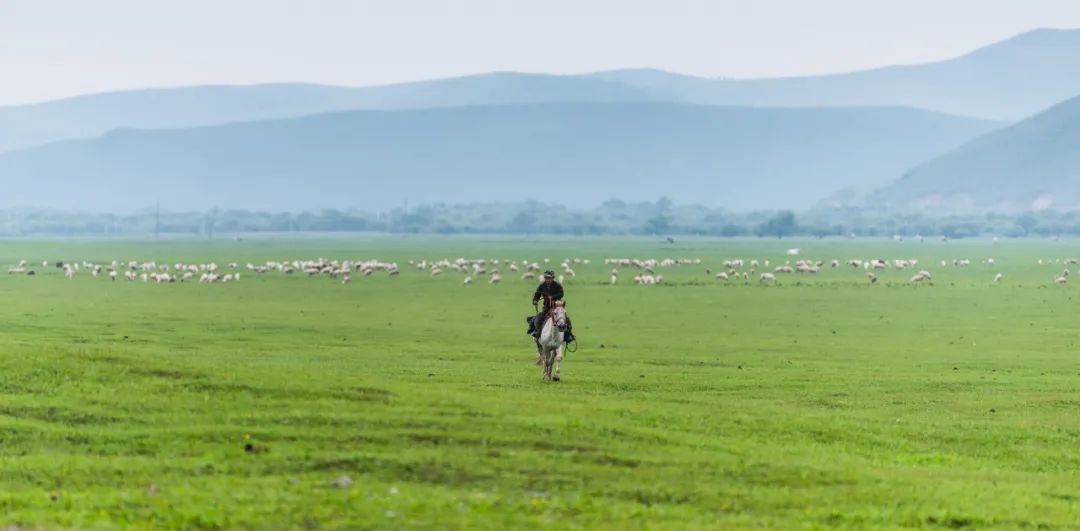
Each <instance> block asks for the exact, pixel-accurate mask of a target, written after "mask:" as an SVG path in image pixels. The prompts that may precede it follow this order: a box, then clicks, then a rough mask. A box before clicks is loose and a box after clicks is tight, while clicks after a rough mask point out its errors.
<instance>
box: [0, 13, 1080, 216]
mask: <svg viewBox="0 0 1080 531" xmlns="http://www.w3.org/2000/svg"><path fill="white" fill-rule="evenodd" d="M1078 94H1080V30H1050V29H1043V30H1036V31H1032V32H1028V33H1025V34H1022V35H1019V36H1016V37H1014V38H1011V39H1008V40H1005V41H1002V42H999V43H996V44H992V45H989V46H986V47H983V48H980V49H978V50H975V51H973V52H971V53H969V54H966V55H963V56H961V57H957V58H954V59H950V60H946V61H940V62H936V63H928V64H922V65H908V66H890V67H884V68H878V69H873V70H866V71H860V72H852V73H845V74H835V75H825V76H810V77H791V78H776V79H747V80H739V79H707V78H699V77H692V76H684V75H679V74H674V73H670V72H664V71H661V70H650V69H637V70H617V71H608V72H599V73H592V74H581V75H545V74H521V73H513V72H503V73H490V74H481V75H475V76H465V77H459V78H452V79H439V80H432V81H424V82H414V83H401V84H395V85H385V86H375V87H338V86H325V85H313V84H269V85H250V86H226V85H222V86H198V87H180V88H161V89H147V90H137V91H123V92H113V93H103V94H92V95H86V96H80V97H75V98H68V99H64V100H57V101H49V102H43V103H38V104H32V105H21V106H9V107H0V185H3V186H4V187H5V190H6V191H7V193H6V194H4V196H2V197H0V204H5V205H12V204H20V205H41V206H66V207H78V208H87V209H92V210H101V209H119V210H126V209H131V208H137V207H140V206H144V205H146V204H149V203H152V202H153V201H155V200H157V199H165V198H168V200H169V201H172V202H174V203H175V205H174V206H173V208H205V207H207V206H209V205H212V204H218V205H221V206H225V207H246V208H275V209H295V208H317V207H330V206H334V207H353V206H355V207H365V208H385V207H387V206H390V205H396V204H400V202H401V201H403V200H406V199H407V200H411V201H427V202H432V201H447V202H456V201H477V200H492V201H495V200H518V199H527V198H531V197H533V196H534V194H537V193H542V188H543V185H544V184H548V185H551V186H552V187H553V188H554V189H555V190H557V191H556V192H555V193H556V194H558V195H559V196H560V197H561V198H563V199H565V201H566V202H568V203H571V204H592V203H594V202H597V201H602V200H605V199H608V198H613V197H617V198H623V199H655V198H656V197H659V196H660V195H668V196H669V197H672V198H675V199H682V200H691V201H695V202H703V203H707V204H710V205H713V206H725V207H728V208H731V209H735V210H748V209H758V208H805V207H807V206H809V205H812V204H814V203H815V202H816V201H819V200H821V199H823V198H827V197H830V195H831V196H832V197H833V198H836V197H839V196H837V195H836V194H835V192H836V191H837V190H841V189H852V188H854V189H858V190H868V189H875V188H879V189H878V190H877V191H875V192H873V193H871V194H869V196H864V195H851V194H848V197H846V198H845V201H848V202H849V201H850V200H851V197H858V198H859V200H860V201H863V200H866V201H870V204H872V205H875V206H885V207H889V208H915V209H919V208H973V209H987V208H989V209H999V208H1008V209H1024V208H1042V207H1043V206H1044V205H1046V204H1050V205H1053V206H1054V207H1062V206H1065V207H1069V208H1072V207H1073V206H1077V205H1080V197H1073V195H1070V193H1069V192H1068V191H1067V190H1068V188H1069V187H1070V186H1072V185H1073V184H1074V183H1073V182H1072V180H1070V179H1072V176H1071V173H1070V171H1071V170H1070V168H1071V167H1072V165H1073V163H1074V162H1075V161H1076V154H1075V153H1074V150H1073V147H1072V146H1073V144H1072V143H1071V141H1072V140H1073V139H1074V138H1076V137H1075V136H1073V135H1074V124H1075V123H1076V122H1077V120H1080V116H1077V113H1076V112H1073V109H1074V108H1075V107H1078V106H1080V104H1077V103H1076V101H1075V100H1070V101H1068V102H1066V103H1062V104H1060V105H1056V104H1058V103H1059V102H1061V101H1063V100H1066V99H1069V98H1072V97H1074V96H1076V95H1078ZM1048 107H1050V108H1049V109H1047V108H1048ZM1043 109H1047V110H1045V111H1043ZM1031 115H1033V116H1031ZM1028 116H1031V117H1030V118H1027V117H1028ZM1002 120H1004V121H1002ZM1008 122H1012V123H1013V124H1012V125H1009V124H1008ZM1003 126H1007V127H1005V128H1004V129H1000V130H999V131H994V130H996V129H999V128H1001V127H1003ZM992 131H994V132H992ZM900 176H904V177H903V179H900V180H899V181H896V182H893V183H891V184H890V181H894V180H895V179H897V178H899V177H900Z"/></svg>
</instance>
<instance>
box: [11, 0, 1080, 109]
mask: <svg viewBox="0 0 1080 531" xmlns="http://www.w3.org/2000/svg"><path fill="white" fill-rule="evenodd" d="M974 10H977V11H978V13H979V14H980V17H979V24H971V23H970V20H969V19H970V16H971V12H972V11H974ZM132 21H138V23H137V24H134V23H132ZM253 22H257V24H255V23H253ZM856 22H857V23H856ZM1041 27H1053V28H1071V27H1080V4H1075V3H1071V2H1065V1H1061V0H1039V1H1036V2H1028V3H1025V4H1023V5H1021V4H1019V3H1015V2H1008V1H1005V0H992V1H974V0H963V1H957V2H949V3H948V4H941V3H939V2H932V1H930V0H915V1H912V2H904V3H902V4H901V3H894V4H893V5H892V6H883V5H882V4H880V3H874V4H873V5H870V4H868V3H862V2H851V1H844V0H829V1H825V2H815V3H813V4H812V5H810V4H806V3H802V2H785V1H780V0H774V1H765V2H754V3H753V4H751V3H750V2H738V1H721V2H704V1H683V2H675V3H671V2H667V3H663V4H657V3H655V2H645V1H630V2H615V1H613V0H603V1H598V2H592V3H590V4H588V5H587V6H580V5H577V4H576V3H573V2H568V1H564V0H560V1H555V2H549V3H547V4H545V5H544V6H536V5H533V4H526V3H509V4H507V3H499V2H494V1H480V2H468V3H464V2H449V1H435V0H414V1H409V2H396V3H393V4H385V3H379V2H367V1H365V2H346V1H323V2H309V3H300V2H292V1H288V0H270V1H262V2H255V1H252V0H242V1H236V2H229V3H227V4H220V3H211V2H208V1H206V0H194V1H191V2H186V3H184V4H182V5H161V4H150V3H145V2H137V1H133V0H106V1H102V2H94V3H67V2H60V1H57V0H35V1H27V0H9V1H7V2H4V3H0V34H2V35H4V37H2V40H0V43H2V45H0V64H3V65H4V69H5V74H6V75H5V84H4V85H3V86H2V87H0V105H16V104H22V103H30V102H39V101H46V100H51V99H58V98H64V97H70V96H77V95H82V94H88V93H95V92H104V91H115V90H129V89H142V88H154V87H172V86H187V85H203V84H258V83H287V82H303V83H317V84H329V85H348V86H367V85H385V84H393V83H400V82H408V81H417V80H425V79H434V78H445V77H457V76H464V75H471V74H478V73H486V72H493V71H516V72H531V73H551V74H579V73H585V72H595V71H603V70H612V69H625V68H656V69H662V70H667V71H671V72H677V73H682V74H687V75H694V76H701V77H725V78H767V77H785V76H798V75H818V74H828V73H839V72H849V71H855V70H861V69H867V68H875V67H881V66H888V65H896V64H917V63H926V62H933V61H939V60H944V59H949V58H952V57H956V56H959V55H963V54H965V53H967V52H970V51H972V50H974V49H976V48H978V47H980V46H983V45H985V44H987V43H989V42H995V41H1000V40H1004V39H1007V38H1009V37H1012V36H1014V35H1017V34H1020V33H1023V32H1025V31H1029V30H1032V29H1036V28H1041ZM601 36H602V38H600V37H601ZM241 37H242V38H241Z"/></svg>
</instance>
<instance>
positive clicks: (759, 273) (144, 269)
mask: <svg viewBox="0 0 1080 531" xmlns="http://www.w3.org/2000/svg"><path fill="white" fill-rule="evenodd" d="M786 254H787V256H788V258H787V259H786V260H785V261H784V262H783V263H781V264H776V265H774V264H773V263H772V262H771V261H770V260H767V259H761V260H759V259H743V258H733V259H726V260H724V261H723V262H722V263H721V264H720V265H721V267H720V268H718V269H719V270H718V271H717V272H716V273H713V271H712V269H711V268H709V267H706V268H705V269H704V271H705V274H706V275H710V276H711V277H713V278H715V280H716V281H718V282H722V283H730V282H733V281H739V280H741V281H743V282H744V283H750V282H751V280H756V281H757V282H760V283H766V284H771V283H775V282H777V280H778V279H779V278H780V277H782V276H784V275H817V274H820V273H821V272H822V271H823V270H824V269H825V268H830V269H837V268H841V267H845V268H852V269H857V270H861V271H863V272H864V275H865V278H866V280H867V282H869V283H871V284H873V283H876V282H877V280H878V274H879V273H881V272H882V271H884V270H893V271H907V270H910V271H913V272H914V274H913V275H912V276H911V277H910V279H909V282H911V283H913V284H920V283H927V282H931V281H932V280H933V275H932V274H931V273H930V271H929V270H927V269H925V266H924V265H923V264H922V263H921V262H920V261H919V260H918V259H914V258H895V259H888V260H886V259H882V258H872V259H848V260H845V261H843V262H841V261H840V260H837V259H832V260H829V261H828V262H826V261H824V260H807V259H802V258H798V255H799V254H800V249H788V250H787V253H786ZM551 262H552V260H551V259H549V258H544V259H542V260H539V261H530V260H521V261H514V260H506V259H501V260H500V259H496V258H474V259H467V258H457V259H453V260H451V259H447V258H443V259H437V260H427V259H423V260H410V261H409V265H410V266H411V267H413V268H415V269H416V270H418V271H421V272H425V273H426V274H428V275H430V276H431V277H440V276H442V275H445V274H449V273H456V274H458V275H460V277H459V278H461V279H462V280H461V282H462V283H463V284H465V285H470V284H473V283H474V282H475V281H477V280H479V279H486V281H487V283H488V284H499V283H500V282H501V281H502V279H503V276H502V275H503V271H506V272H508V273H512V274H513V275H514V276H518V277H519V278H520V279H521V280H523V281H531V282H537V281H539V278H540V276H541V273H542V271H544V270H547V269H553V268H552V267H551ZM981 263H982V264H983V265H985V266H990V267H993V266H995V264H996V260H995V259H994V258H992V257H991V258H986V259H985V260H982V261H981ZM1038 263H1039V265H1043V266H1049V265H1054V264H1061V265H1063V266H1064V269H1063V270H1062V272H1061V273H1060V274H1058V275H1055V276H1054V277H1053V282H1054V283H1056V284H1065V283H1067V282H1068V280H1069V269H1068V266H1070V265H1077V264H1080V260H1078V259H1075V258H1064V259H1056V260H1044V259H1039V260H1038ZM590 264H591V261H590V260H589V259H583V258H566V259H563V260H561V261H559V265H558V268H556V269H557V275H558V280H559V282H560V283H563V282H566V281H567V280H569V279H573V278H574V277H576V276H577V273H576V271H575V268H577V267H585V266H589V265H590ZM604 264H605V267H608V266H610V267H612V269H611V271H610V279H609V282H610V284H612V285H615V284H618V283H619V282H620V278H623V276H624V275H623V273H622V272H621V271H622V270H626V269H631V270H632V271H633V277H632V279H633V280H632V281H633V283H634V284H641V285H655V284H662V283H664V276H663V274H661V273H660V271H661V270H663V269H667V268H672V267H679V266H700V265H701V264H702V260H701V259H700V258H662V259H657V258H645V259H640V258H606V259H605V260H604ZM971 264H972V262H971V260H970V259H966V258H964V259H954V260H952V261H951V262H950V261H946V260H941V261H940V266H941V267H943V268H944V267H949V266H950V265H951V266H952V267H958V268H964V267H968V266H970V265H971ZM41 267H42V268H55V269H57V270H59V271H61V272H62V273H63V274H64V275H65V276H66V277H67V278H69V279H73V278H75V277H76V276H78V275H80V274H82V275H89V276H92V277H95V278H96V277H104V278H108V279H109V280H112V281H116V280H118V279H119V278H121V277H122V278H123V279H124V280H126V281H130V282H135V281H142V282H154V283H159V284H161V283H174V282H195V281H197V282H199V283H204V284H214V283H229V282H237V281H239V280H240V279H241V275H249V274H252V275H262V274H266V273H280V274H283V275H293V274H296V275H306V276H308V277H328V278H331V279H335V280H338V281H340V282H341V283H342V284H349V282H350V281H351V279H352V276H353V275H354V274H359V275H362V276H365V277H368V276H371V275H373V274H375V273H377V272H381V273H384V274H386V275H388V276H391V277H393V276H397V275H399V274H400V272H401V271H400V269H399V267H398V264H397V263H396V262H384V261H380V260H328V259H325V258H317V259H314V260H282V261H267V262H264V263H261V264H252V263H247V264H245V265H244V266H240V265H239V264H237V263H236V262H230V263H227V264H225V265H224V266H219V265H218V264H217V263H216V262H207V263H184V262H178V263H158V262H155V261H134V260H133V261H117V260H114V261H112V262H109V263H94V262H86V261H83V262H55V263H52V264H50V263H49V262H42V263H41ZM8 274H13V275H14V274H22V275H31V276H33V275H36V274H37V273H36V271H35V270H34V269H33V268H32V267H31V265H30V264H29V262H27V261H26V260H22V261H20V262H19V263H18V265H16V266H14V267H11V268H10V269H8ZM1002 279H1003V274H1002V273H1000V272H997V273H995V275H994V276H993V282H994V283H999V282H1001V281H1002Z"/></svg>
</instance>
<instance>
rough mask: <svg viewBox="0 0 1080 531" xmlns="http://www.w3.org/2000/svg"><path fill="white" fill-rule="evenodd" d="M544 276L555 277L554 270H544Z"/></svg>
mask: <svg viewBox="0 0 1080 531" xmlns="http://www.w3.org/2000/svg"><path fill="white" fill-rule="evenodd" d="M544 276H545V277H551V278H555V272H554V271H552V270H550V269H548V270H547V271H544Z"/></svg>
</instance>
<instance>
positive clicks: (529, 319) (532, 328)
mask: <svg viewBox="0 0 1080 531" xmlns="http://www.w3.org/2000/svg"><path fill="white" fill-rule="evenodd" d="M525 322H527V323H529V331H528V332H525V333H526V334H528V335H530V336H531V335H533V332H534V331H535V330H536V323H534V322H533V318H532V317H526V318H525Z"/></svg>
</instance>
